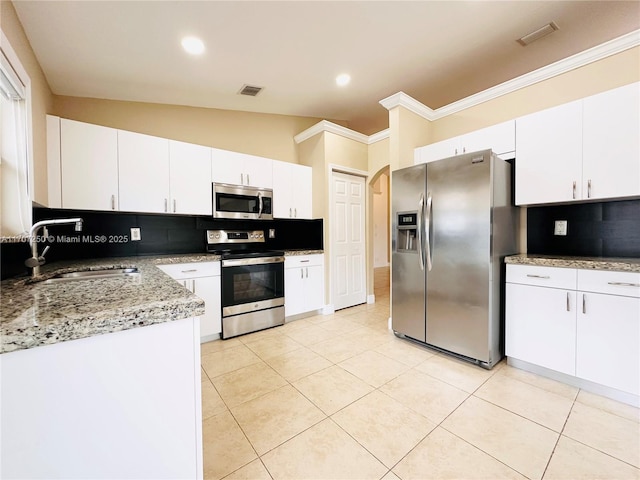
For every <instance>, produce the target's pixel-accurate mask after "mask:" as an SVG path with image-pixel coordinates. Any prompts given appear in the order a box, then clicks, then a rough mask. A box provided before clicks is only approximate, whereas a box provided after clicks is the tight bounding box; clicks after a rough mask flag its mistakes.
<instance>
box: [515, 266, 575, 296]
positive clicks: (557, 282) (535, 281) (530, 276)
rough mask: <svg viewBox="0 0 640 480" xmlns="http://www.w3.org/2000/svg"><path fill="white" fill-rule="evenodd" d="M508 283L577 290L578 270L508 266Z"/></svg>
mask: <svg viewBox="0 0 640 480" xmlns="http://www.w3.org/2000/svg"><path fill="white" fill-rule="evenodd" d="M507 282H508V283H521V284H523V285H538V286H541V287H552V288H564V289H568V290H575V289H576V269H575V268H558V267H537V266H535V265H507Z"/></svg>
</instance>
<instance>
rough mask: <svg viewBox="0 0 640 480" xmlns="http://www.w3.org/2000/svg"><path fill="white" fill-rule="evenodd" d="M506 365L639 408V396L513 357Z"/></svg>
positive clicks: (509, 358) (508, 359)
mask: <svg viewBox="0 0 640 480" xmlns="http://www.w3.org/2000/svg"><path fill="white" fill-rule="evenodd" d="M507 364H508V365H511V366H512V367H515V368H519V369H520V370H525V371H527V372H531V373H535V374H536V375H540V376H542V377H546V378H550V379H551V380H555V381H557V382H562V383H566V384H567V385H571V386H572V387H577V388H580V389H582V390H585V391H587V392H591V393H595V394H596V395H602V396H603V397H607V398H610V399H612V400H616V401H618V402H622V403H626V404H627V405H631V406H633V407H636V408H639V407H640V396H638V395H634V394H632V393H627V392H623V391H621V390H616V389H615V388H611V387H606V386H604V385H600V384H599V383H594V382H590V381H589V380H584V379H582V378H578V377H574V376H573V375H567V374H566V373H561V372H556V371H555V370H550V369H548V368H545V367H541V366H539V365H535V364H533V363H529V362H525V361H523V360H518V359H517V358H513V357H507Z"/></svg>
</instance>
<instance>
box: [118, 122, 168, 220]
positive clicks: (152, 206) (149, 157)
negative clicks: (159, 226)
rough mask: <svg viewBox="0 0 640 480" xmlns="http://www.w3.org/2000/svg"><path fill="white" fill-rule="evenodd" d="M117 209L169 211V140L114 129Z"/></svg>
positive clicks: (154, 211) (128, 210)
mask: <svg viewBox="0 0 640 480" xmlns="http://www.w3.org/2000/svg"><path fill="white" fill-rule="evenodd" d="M118 168H119V182H120V210H122V211H126V212H151V213H163V212H168V211H169V140H167V139H166V138H160V137H152V136H150V135H143V134H140V133H134V132H126V131H124V130H118Z"/></svg>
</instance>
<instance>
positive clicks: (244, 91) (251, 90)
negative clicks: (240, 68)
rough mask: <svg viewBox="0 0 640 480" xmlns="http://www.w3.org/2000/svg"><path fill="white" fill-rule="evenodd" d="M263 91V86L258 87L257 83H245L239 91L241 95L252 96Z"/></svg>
mask: <svg viewBox="0 0 640 480" xmlns="http://www.w3.org/2000/svg"><path fill="white" fill-rule="evenodd" d="M261 91H262V87H256V86H255V85H243V86H242V88H241V89H240V91H239V92H238V93H239V94H240V95H249V96H250V97H255V96H256V95H258V94H259V93H260V92H261Z"/></svg>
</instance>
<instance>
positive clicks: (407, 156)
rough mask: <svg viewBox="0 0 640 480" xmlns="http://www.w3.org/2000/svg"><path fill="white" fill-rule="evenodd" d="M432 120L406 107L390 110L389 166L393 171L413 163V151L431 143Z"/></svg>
mask: <svg viewBox="0 0 640 480" xmlns="http://www.w3.org/2000/svg"><path fill="white" fill-rule="evenodd" d="M431 128H432V126H431V122H430V121H429V120H426V119H424V118H423V117H421V116H420V115H416V114H415V113H413V112H411V111H410V110H407V109H406V108H404V107H395V108H392V109H391V110H390V111H389V166H390V168H391V171H393V170H397V169H399V168H403V167H408V166H410V165H413V151H414V149H416V148H417V147H421V146H423V145H427V144H429V143H431Z"/></svg>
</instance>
